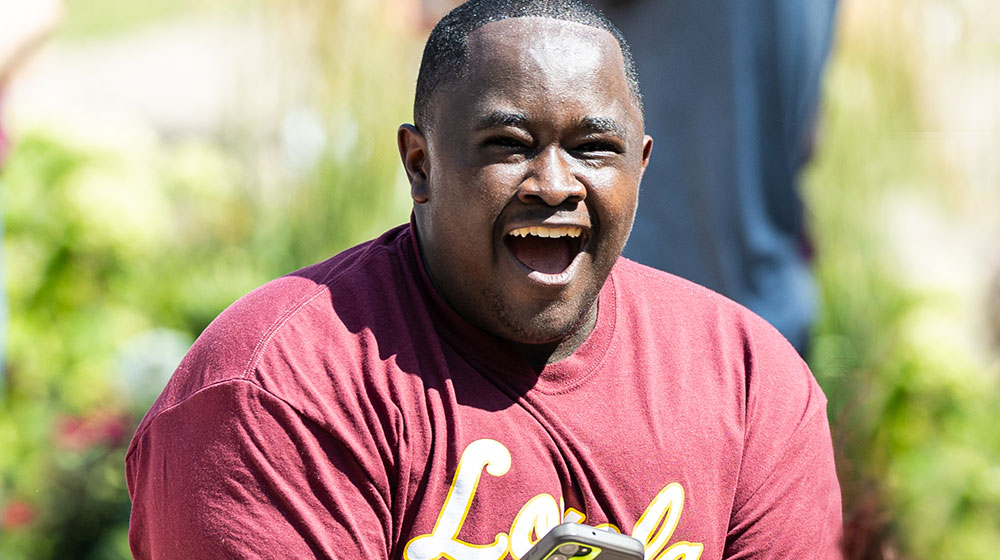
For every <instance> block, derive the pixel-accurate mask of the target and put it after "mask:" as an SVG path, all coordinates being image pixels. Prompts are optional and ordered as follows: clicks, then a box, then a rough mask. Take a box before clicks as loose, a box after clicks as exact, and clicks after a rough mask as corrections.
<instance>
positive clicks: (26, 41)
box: [0, 0, 63, 389]
mask: <svg viewBox="0 0 1000 560" xmlns="http://www.w3.org/2000/svg"><path fill="white" fill-rule="evenodd" d="M62 12H63V6H62V2H60V1H59V0H0V173H2V171H3V162H4V159H5V158H6V156H7V152H8V150H9V148H10V142H9V140H8V137H7V134H6V132H5V130H4V90H5V89H6V88H7V85H8V84H9V82H10V80H11V79H12V78H13V76H14V74H15V72H16V71H17V69H18V68H19V67H20V66H21V65H22V64H23V63H24V61H25V60H26V59H27V58H28V56H29V55H30V54H31V53H32V52H34V51H35V50H36V49H37V48H38V47H39V46H40V45H41V44H42V42H43V41H44V40H45V39H46V37H48V35H49V34H50V33H52V31H53V30H54V29H55V27H56V25H57V24H58V23H59V20H60V19H61V18H62ZM0 186H2V185H0ZM0 195H2V192H0ZM2 241H3V213H2V212H0V389H2V388H3V386H4V368H5V367H6V366H5V364H6V361H5V358H6V349H7V346H6V345H7V336H6V334H7V333H6V330H7V290H6V288H5V283H4V270H3V250H2Z"/></svg>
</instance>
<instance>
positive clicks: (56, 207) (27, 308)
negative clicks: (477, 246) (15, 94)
mask: <svg viewBox="0 0 1000 560" xmlns="http://www.w3.org/2000/svg"><path fill="white" fill-rule="evenodd" d="M220 2H221V0H220ZM75 6H76V3H71V5H70V13H69V16H70V19H72V18H73V15H74V13H79V12H78V11H76V12H74V8H75ZM155 6H156V8H155V9H156V10H160V9H161V8H162V9H164V10H166V9H167V8H165V6H166V4H164V3H162V2H157V3H155ZM171 9H172V8H171ZM254 9H257V10H260V11H261V14H262V15H261V19H263V20H265V21H268V22H269V23H270V25H272V26H275V27H277V28H279V29H282V30H283V31H284V32H283V33H281V34H279V35H278V37H277V38H276V39H273V40H274V41H275V43H276V44H277V45H276V46H280V47H281V49H283V50H281V52H282V53H286V54H287V52H288V50H287V49H288V48H293V49H294V48H298V49H300V50H299V51H298V52H297V53H296V54H298V55H301V60H304V61H306V63H304V64H306V67H305V68H304V71H305V73H306V75H307V76H308V77H309V79H308V83H309V84H310V87H308V88H306V89H305V91H304V92H302V93H301V95H298V96H297V97H295V98H294V99H290V100H288V105H287V109H286V111H285V115H286V116H285V117H284V118H283V119H282V120H281V121H280V122H276V123H273V126H272V127H271V128H267V129H264V130H257V129H248V128H241V127H242V124H241V120H240V119H239V115H238V114H234V115H233V117H234V118H233V121H234V123H233V128H232V130H230V131H228V133H226V134H222V135H221V137H220V138H218V139H203V140H197V139H187V140H180V141H176V140H175V141H173V142H171V143H167V142H165V141H163V140H162V139H160V138H159V137H158V136H157V134H156V132H155V131H152V130H150V129H149V128H148V127H147V126H146V125H143V124H141V123H132V124H124V125H123V124H120V123H118V124H112V123H108V122H104V121H101V122H93V121H91V122H86V121H85V122H84V123H83V125H82V126H72V125H71V124H70V123H62V124H61V125H60V127H59V128H56V129H40V128H36V129H34V130H29V131H27V132H26V133H24V134H22V135H21V136H20V137H19V139H18V140H19V141H18V143H17V145H16V146H15V150H14V151H13V152H12V154H11V157H10V158H9V160H8V165H7V167H5V168H4V169H3V174H2V175H0V181H2V183H0V185H2V195H3V197H4V199H3V205H2V211H3V213H4V221H5V237H4V253H5V254H4V258H5V262H4V272H5V274H6V275H7V278H6V281H7V285H8V288H9V294H8V295H9V300H10V319H11V324H10V328H9V331H8V332H9V341H8V343H9V352H8V363H7V367H6V371H5V380H6V382H5V387H3V389H2V390H0V403H2V404H0V449H2V450H3V452H2V453H0V557H2V558H4V559H5V560H17V559H21V558H31V559H45V558H67V557H69V558H128V557H129V552H128V543H127V527H128V515H129V501H128V495H127V490H126V488H125V483H124V476H123V467H124V455H125V451H126V446H127V444H128V440H129V438H130V436H131V434H132V432H133V430H134V428H135V425H136V424H137V423H138V421H139V418H140V417H141V415H142V414H143V413H144V412H145V411H146V409H147V408H148V407H149V405H150V404H151V402H152V399H153V398H155V396H156V395H157V394H158V393H159V391H160V390H161V388H162V386H163V384H164V383H165V382H166V378H167V376H169V374H170V372H171V371H172V369H173V368H174V367H175V366H176V364H177V362H178V361H179V360H180V358H181V356H182V355H183V353H184V352H185V351H186V349H187V347H188V346H189V345H190V343H191V342H192V340H193V339H194V337H196V336H197V335H198V333H200V332H201V330H202V329H204V328H205V326H206V325H207V324H208V323H209V322H210V321H211V320H212V319H213V318H214V317H215V316H216V315H217V314H218V313H219V312H220V311H222V309H223V308H224V307H226V306H227V305H229V304H230V303H231V302H232V301H233V300H235V299H236V298H238V297H240V296H241V295H242V294H244V293H246V292H247V291H249V290H250V289H252V288H254V287H256V286H257V285H259V284H261V283H263V282H265V281H267V280H269V279H271V278H273V277H275V276H279V275H281V274H285V273H288V272H290V271H292V270H294V269H297V268H299V267H302V266H305V265H308V264H311V263H312V262H315V261H316V260H319V259H323V258H326V257H328V256H329V255H332V254H333V253H335V252H337V251H339V250H341V249H344V248H346V247H348V246H349V245H351V244H354V243H357V242H360V241H362V240H364V239H367V238H370V237H371V236H373V235H375V234H377V233H379V232H381V231H382V230H384V229H386V228H387V227H389V226H391V225H395V224H397V223H400V222H402V221H404V220H405V219H406V212H407V210H406V200H407V197H406V189H405V186H404V185H403V184H402V183H403V182H402V181H401V179H402V177H401V174H400V172H399V164H398V156H397V155H396V148H395V143H394V137H395V128H396V126H397V125H398V124H399V123H400V122H402V121H403V120H406V119H408V117H409V103H410V100H411V99H412V85H411V84H412V82H413V78H414V76H415V61H416V57H417V56H418V55H419V52H418V51H417V48H416V38H415V37H414V33H413V31H414V29H412V28H408V27H406V25H407V24H406V23H405V22H404V21H402V20H401V19H400V17H399V14H394V13H393V12H392V8H391V6H390V3H389V2H364V1H361V0H343V1H339V2H322V3H300V4H297V3H294V2H288V1H285V0H273V1H271V2H267V3H264V4H257V5H255V8H254ZM133 11H135V10H133ZM130 13H131V12H130ZM133 15H135V17H136V18H138V19H142V18H146V17H147V16H148V14H145V13H144V12H143V14H139V12H137V11H136V14H133ZM140 15H141V16H142V17H141V18H140V17H139V16H140ZM130 17H131V16H130ZM71 23H72V22H71ZM81 25H83V24H81ZM83 27H84V28H86V25H83ZM89 32H94V31H93V30H90V31H89ZM288 60H296V61H299V60H300V59H298V58H289V59H288ZM300 70H303V69H302V68H300ZM280 80H281V77H276V79H275V80H274V81H275V82H280ZM80 129H82V130H84V131H86V132H85V133H79V132H75V131H76V130H80ZM95 131H101V133H100V135H97V134H95ZM275 161H278V162H279V164H278V167H279V172H277V173H275V172H274V170H273V169H269V168H268V167H267V166H268V165H269V164H273V162H275Z"/></svg>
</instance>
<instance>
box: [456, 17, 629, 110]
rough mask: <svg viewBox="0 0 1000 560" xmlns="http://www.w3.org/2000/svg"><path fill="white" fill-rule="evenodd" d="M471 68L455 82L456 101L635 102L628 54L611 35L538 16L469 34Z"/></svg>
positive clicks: (511, 20) (479, 103)
mask: <svg viewBox="0 0 1000 560" xmlns="http://www.w3.org/2000/svg"><path fill="white" fill-rule="evenodd" d="M466 68H467V70H466V72H464V74H463V76H462V77H461V78H459V79H456V80H454V81H453V83H452V84H451V87H449V88H448V89H450V90H451V91H452V93H453V94H455V93H457V94H458V95H457V96H456V95H451V96H449V97H450V98H451V101H452V102H455V101H458V98H465V99H466V100H467V101H468V102H470V103H472V104H473V105H489V104H491V103H494V102H498V100H501V99H502V100H505V101H518V100H520V101H531V102H535V103H537V102H550V103H560V102H568V101H573V100H580V99H587V100H588V101H590V102H591V103H592V104H593V103H594V102H595V101H601V102H603V103H605V104H608V105H619V106H623V107H621V108H625V107H624V106H629V107H631V106H633V102H632V99H631V96H630V94H629V89H628V82H627V79H626V77H625V68H624V57H623V56H622V52H621V48H620V47H619V45H618V41H617V40H616V39H615V38H614V36H613V35H611V33H608V32H607V31H604V30H603V29H597V28H594V27H590V26H587V25H583V24H579V23H575V22H569V21H563V20H557V19H549V18H539V17H525V18H510V19H505V20H501V21H495V22H491V23H488V24H486V25H483V26H482V27H480V28H479V29H477V30H475V31H474V32H473V33H471V34H470V35H469V39H468V52H467V67H466Z"/></svg>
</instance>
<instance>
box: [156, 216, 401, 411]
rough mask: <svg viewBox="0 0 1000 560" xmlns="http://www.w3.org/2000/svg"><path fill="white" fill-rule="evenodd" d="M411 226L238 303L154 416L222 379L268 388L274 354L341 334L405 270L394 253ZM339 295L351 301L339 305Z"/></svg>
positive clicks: (200, 343) (288, 354)
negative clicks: (265, 376)
mask: <svg viewBox="0 0 1000 560" xmlns="http://www.w3.org/2000/svg"><path fill="white" fill-rule="evenodd" d="M404 230H406V228H405V226H401V227H400V228H396V229H393V230H390V231H389V232H387V233H386V234H384V235H383V236H381V237H380V238H378V239H375V240H372V241H369V242H366V243H362V244H360V245H357V246H355V247H352V248H350V249H347V250H345V251H343V252H341V253H339V254H337V255H335V256H334V257H332V258H330V259H328V260H326V261H323V262H320V263H317V264H314V265H311V266H309V267H306V268H303V269H301V270H298V271H296V272H293V273H291V274H288V275H286V276H283V277H281V278H277V279H275V280H272V281H270V282H268V283H267V284H264V285H263V286H261V287H259V288H257V289H255V290H253V291H251V292H250V293H248V294H247V295H245V296H243V297H242V298H240V299H239V300H237V301H236V302H234V303H233V304H232V305H230V306H229V307H228V308H227V309H226V310H225V311H223V312H222V313H221V314H220V315H219V316H218V317H216V319H215V320H214V321H212V323H211V324H210V325H209V326H208V327H207V328H206V329H205V331H204V332H203V333H202V334H201V335H200V336H199V337H198V339H197V340H196V341H195V343H194V345H192V347H191V349H190V350H189V351H188V353H187V355H186V356H185V357H184V359H183V360H182V361H181V363H180V365H179V366H178V368H177V370H176V371H175V372H174V375H173V376H172V377H171V380H170V382H169V383H168V384H167V387H166V388H165V389H164V391H163V393H162V394H161V395H160V398H159V399H158V400H157V402H156V403H154V405H153V407H152V408H151V410H150V412H149V414H148V415H147V418H148V417H152V416H155V414H157V413H158V412H159V411H161V410H163V409H166V408H169V407H171V406H174V405H176V404H178V403H180V402H182V401H184V400H185V399H187V398H189V397H190V396H192V395H194V394H196V393H197V392H199V391H201V390H203V389H205V388H208V387H211V386H213V385H216V384H219V383H225V382H228V381H249V382H251V383H253V384H258V385H262V386H264V388H265V389H268V388H269V387H267V386H266V385H267V383H264V382H262V379H261V375H260V372H259V368H260V367H261V363H262V361H263V360H266V359H267V358H268V356H269V355H270V354H274V353H278V354H283V357H281V358H279V360H285V362H288V361H292V360H294V359H295V356H296V355H297V354H298V355H306V354H309V353H310V349H311V348H315V347H318V346H323V345H329V344H331V343H336V342H337V340H338V337H340V338H341V340H342V338H343V337H342V336H341V335H342V334H343V333H344V332H347V328H346V327H345V324H344V323H345V321H350V320H351V318H352V316H355V317H356V316H357V314H359V313H363V312H364V310H365V308H366V306H365V305H363V300H364V299H365V298H366V297H367V298H368V299H373V298H376V297H379V295H378V292H380V291H381V290H380V289H379V287H378V285H377V284H378V283H379V282H386V281H391V280H390V279H391V278H392V277H393V276H399V275H400V274H401V272H400V271H395V272H394V268H398V266H399V265H398V262H397V260H396V259H394V253H396V252H397V251H399V250H400V249H399V245H400V244H401V243H405V239H404V238H405V236H406V235H407V233H406V231H404ZM365 294H369V295H368V296H365ZM333 299H337V300H338V301H344V302H345V304H344V305H340V306H338V307H337V308H336V309H335V308H334V306H333V305H332V300H333ZM357 320H358V321H359V322H360V321H363V319H360V318H359V319H357ZM271 361H272V362H273V361H275V360H271Z"/></svg>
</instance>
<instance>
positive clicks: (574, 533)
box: [521, 523, 645, 560]
mask: <svg viewBox="0 0 1000 560" xmlns="http://www.w3.org/2000/svg"><path fill="white" fill-rule="evenodd" d="M644 555H645V552H644V549H643V547H642V543H641V542H639V541H638V540H637V539H633V538H632V537H630V536H628V535H622V534H619V533H615V532H613V531H605V530H603V529H596V528H594V527H589V526H587V525H580V524H579V523H563V524H562V525H557V526H556V527H555V528H554V529H552V530H551V531H549V533H548V534H547V535H545V536H544V537H542V538H541V539H540V540H539V541H538V542H537V543H535V546H533V547H531V550H529V551H528V553H527V554H525V555H524V557H523V558H522V559H521V560H643V557H644Z"/></svg>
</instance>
